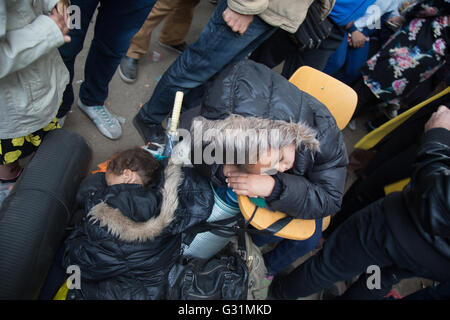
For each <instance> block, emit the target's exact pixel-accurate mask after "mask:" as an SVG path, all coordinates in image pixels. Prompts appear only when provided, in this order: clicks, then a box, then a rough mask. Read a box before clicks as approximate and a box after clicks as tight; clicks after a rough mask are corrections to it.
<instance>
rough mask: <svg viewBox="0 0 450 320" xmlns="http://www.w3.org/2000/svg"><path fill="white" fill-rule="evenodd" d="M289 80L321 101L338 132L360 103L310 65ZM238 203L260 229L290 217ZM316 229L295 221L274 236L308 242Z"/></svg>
mask: <svg viewBox="0 0 450 320" xmlns="http://www.w3.org/2000/svg"><path fill="white" fill-rule="evenodd" d="M289 81H290V82H291V83H293V84H294V85H296V86H297V87H298V88H299V89H300V90H302V91H304V92H307V93H309V94H310V95H311V96H313V97H315V98H316V99H317V100H319V101H320V102H322V103H323V104H324V105H325V106H326V107H327V108H328V110H329V111H330V112H331V114H332V115H333V117H334V118H335V119H336V123H337V125H338V127H339V129H341V130H343V129H344V128H345V127H346V126H347V124H348V123H349V121H350V120H351V118H352V116H353V113H354V112H355V109H356V104H357V102H358V96H357V94H356V92H355V91H354V90H353V89H352V88H350V87H349V86H347V85H346V84H344V83H342V82H341V81H339V80H337V79H335V78H333V77H331V76H329V75H327V74H326V73H323V72H321V71H319V70H316V69H313V68H311V67H307V66H305V67H301V68H299V69H298V70H297V71H296V72H295V73H294V74H293V75H292V77H291V78H290V79H289ZM238 202H239V207H240V209H241V212H242V215H243V216H244V218H245V219H246V220H247V221H248V220H250V224H251V225H252V226H253V227H255V228H256V229H259V230H266V229H267V228H269V227H270V226H272V225H273V224H274V223H275V222H277V221H278V222H280V221H281V220H282V219H285V218H287V217H288V215H287V214H285V213H282V212H279V211H276V212H274V211H271V210H268V209H266V208H261V207H259V208H257V207H256V204H254V203H253V202H252V201H251V200H250V199H249V198H248V197H247V196H238ZM330 219H331V218H330V216H328V217H325V218H323V219H322V230H325V229H326V228H327V227H328V226H329V224H330ZM315 230H316V220H305V219H292V220H291V221H290V222H289V223H288V224H287V225H286V226H284V227H283V228H282V229H280V231H278V232H277V233H275V235H276V236H278V237H281V238H286V239H292V240H305V239H308V238H310V237H311V236H312V235H313V234H314V231H315Z"/></svg>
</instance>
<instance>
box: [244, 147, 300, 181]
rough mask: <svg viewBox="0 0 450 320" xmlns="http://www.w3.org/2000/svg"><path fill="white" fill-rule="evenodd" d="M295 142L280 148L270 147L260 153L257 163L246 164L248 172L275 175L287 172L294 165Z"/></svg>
mask: <svg viewBox="0 0 450 320" xmlns="http://www.w3.org/2000/svg"><path fill="white" fill-rule="evenodd" d="M294 161H295V144H293V143H291V144H290V145H288V146H285V147H282V148H280V149H273V148H271V149H268V150H267V151H265V152H263V153H261V154H260V155H259V159H258V162H257V163H256V164H249V165H246V166H245V169H246V171H247V172H248V173H252V174H268V175H273V174H276V173H277V172H285V171H287V170H289V169H291V168H292V167H293V166H294Z"/></svg>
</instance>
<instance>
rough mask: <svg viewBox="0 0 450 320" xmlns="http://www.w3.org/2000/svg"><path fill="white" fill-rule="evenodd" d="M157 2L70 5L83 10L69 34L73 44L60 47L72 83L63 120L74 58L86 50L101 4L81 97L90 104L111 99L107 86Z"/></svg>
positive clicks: (77, 0)
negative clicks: (87, 34) (92, 22)
mask: <svg viewBox="0 0 450 320" xmlns="http://www.w3.org/2000/svg"><path fill="white" fill-rule="evenodd" d="M155 2H156V0H133V1H121V0H108V1H106V0H72V1H71V5H76V6H78V7H79V8H80V10H79V12H80V15H81V17H80V28H79V29H77V28H73V29H71V30H70V32H69V35H70V37H71V38H72V40H71V42H69V43H66V44H65V45H63V46H62V47H60V48H59V52H60V53H61V56H62V58H63V60H64V63H65V64H66V67H67V69H68V70H69V73H70V82H69V84H68V85H67V87H66V90H65V91H64V95H63V102H62V104H61V107H60V109H59V112H58V115H57V117H58V118H60V117H63V116H64V115H66V113H67V112H68V111H69V110H70V108H71V106H72V104H73V101H74V93H73V87H72V81H73V76H74V64H75V58H76V57H77V55H78V53H80V51H81V50H82V49H83V43H84V39H85V37H86V32H87V30H88V28H89V25H90V22H91V20H92V17H93V15H94V12H95V9H96V8H97V6H98V4H99V3H100V7H99V8H98V14H97V18H96V22H95V29H94V38H93V39H92V42H91V44H90V49H89V53H88V56H87V58H86V63H85V66H84V82H83V83H82V84H81V87H80V93H79V97H80V99H81V101H82V102H83V103H84V104H86V105H88V106H94V105H103V104H104V102H105V100H106V98H107V97H108V85H109V82H110V81H111V79H112V77H113V75H114V73H115V72H116V69H117V67H118V66H119V64H120V60H121V59H122V58H123V57H124V56H125V54H126V53H127V50H128V47H129V45H130V41H131V39H132V38H133V36H134V34H135V33H136V32H137V31H138V30H139V29H140V28H141V26H142V24H143V23H144V21H145V18H146V17H147V16H148V13H149V12H150V10H151V9H152V7H153V5H154V4H155Z"/></svg>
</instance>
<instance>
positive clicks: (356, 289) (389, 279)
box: [336, 266, 415, 300]
mask: <svg viewBox="0 0 450 320" xmlns="http://www.w3.org/2000/svg"><path fill="white" fill-rule="evenodd" d="M370 277H372V275H371V274H367V273H364V274H362V275H361V276H360V277H359V278H358V280H357V281H356V282H355V283H353V284H352V285H351V286H350V287H349V288H348V289H347V290H346V291H345V292H344V293H343V294H342V295H341V296H339V297H337V298H336V299H337V300H381V299H383V298H384V297H385V296H386V295H387V294H388V293H389V291H391V289H392V286H393V285H395V284H397V283H399V282H400V281H401V280H403V279H408V278H412V277H415V273H413V272H411V271H410V270H404V269H401V268H398V267H396V266H392V267H386V268H381V269H380V283H379V285H380V287H379V288H376V289H370V288H369V287H368V286H367V283H370V282H371V279H370Z"/></svg>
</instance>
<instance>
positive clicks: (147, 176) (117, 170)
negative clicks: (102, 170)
mask: <svg viewBox="0 0 450 320" xmlns="http://www.w3.org/2000/svg"><path fill="white" fill-rule="evenodd" d="M125 169H130V170H131V171H134V172H137V174H138V175H139V177H140V178H141V179H142V182H143V184H144V186H147V185H148V184H149V183H150V182H151V181H152V180H153V179H155V177H156V173H157V171H158V169H159V162H158V161H157V160H156V159H155V157H154V156H153V155H152V154H151V153H150V152H148V151H145V150H143V149H142V148H139V147H134V148H130V149H126V150H123V151H119V152H117V153H115V154H114V155H113V156H112V157H111V159H110V161H109V163H108V167H107V168H106V170H107V171H110V172H112V173H113V174H115V175H121V174H122V173H123V171H124V170H125Z"/></svg>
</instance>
